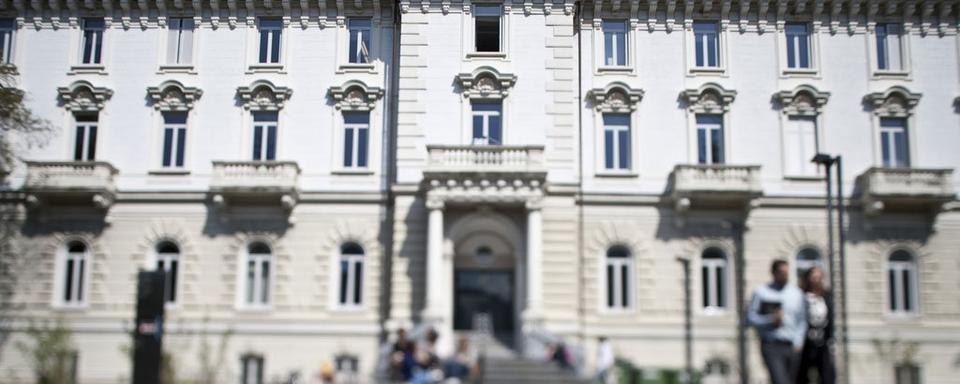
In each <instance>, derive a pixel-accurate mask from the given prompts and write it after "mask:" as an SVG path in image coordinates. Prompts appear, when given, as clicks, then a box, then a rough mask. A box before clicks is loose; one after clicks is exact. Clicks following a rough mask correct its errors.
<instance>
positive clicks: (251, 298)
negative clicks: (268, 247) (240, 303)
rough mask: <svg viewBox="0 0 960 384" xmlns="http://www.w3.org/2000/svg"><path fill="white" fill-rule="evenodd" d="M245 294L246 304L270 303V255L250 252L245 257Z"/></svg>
mask: <svg viewBox="0 0 960 384" xmlns="http://www.w3.org/2000/svg"><path fill="white" fill-rule="evenodd" d="M246 280H247V282H246V283H247V284H246V285H247V286H246V288H247V292H246V293H247V295H246V302H247V304H248V305H267V304H269V303H270V255H269V254H250V255H249V257H248V258H247V276H246Z"/></svg>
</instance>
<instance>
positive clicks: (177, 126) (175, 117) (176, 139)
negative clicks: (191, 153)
mask: <svg viewBox="0 0 960 384" xmlns="http://www.w3.org/2000/svg"><path fill="white" fill-rule="evenodd" d="M186 144H187V112H164V113H163V162H162V165H163V167H164V168H170V167H176V168H183V157H184V151H185V146H186Z"/></svg>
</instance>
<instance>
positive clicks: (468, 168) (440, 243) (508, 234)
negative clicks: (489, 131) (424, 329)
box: [422, 146, 546, 353]
mask: <svg viewBox="0 0 960 384" xmlns="http://www.w3.org/2000/svg"><path fill="white" fill-rule="evenodd" d="M430 150H431V155H432V156H431V162H432V164H431V165H432V167H428V171H425V172H424V179H425V181H426V207H427V210H428V212H429V213H428V219H427V220H428V223H427V229H428V232H427V260H426V296H427V297H426V306H425V308H424V312H423V316H422V318H423V319H424V320H425V321H427V322H429V323H431V324H432V325H433V327H435V328H436V329H437V331H438V332H439V334H440V342H439V345H438V348H439V350H440V352H441V353H443V352H448V351H450V350H451V348H452V346H453V342H452V341H453V340H452V335H453V328H454V319H455V316H454V310H455V303H456V302H457V300H456V297H455V291H456V285H455V283H456V282H458V281H456V280H455V277H457V272H455V268H457V269H456V271H460V272H462V273H461V274H460V275H459V277H460V278H462V279H470V280H476V281H475V283H476V284H480V285H484V284H487V283H490V282H495V281H498V280H503V279H504V278H505V277H504V275H503V274H502V273H506V272H508V271H510V270H511V269H512V271H510V274H511V275H512V276H511V277H512V281H513V282H514V285H513V287H512V289H511V291H512V292H511V293H513V296H514V297H513V298H512V300H511V301H512V305H513V315H515V314H517V313H520V314H522V315H521V316H520V318H518V319H514V320H515V321H516V323H515V325H522V328H523V329H527V328H529V327H530V326H535V325H537V324H539V323H540V322H541V320H542V316H543V293H542V292H543V287H542V281H543V279H542V264H543V235H542V234H543V218H542V212H541V208H542V207H541V205H542V201H543V196H544V193H543V183H544V181H545V178H546V172H545V171H542V170H541V167H542V166H541V164H542V151H543V149H542V147H507V146H480V147H476V146H466V147H442V148H441V149H440V150H442V151H443V154H442V157H441V158H439V159H438V158H435V157H434V156H433V154H434V153H435V150H436V147H434V148H430ZM435 159H437V160H438V162H437V163H434V160H435ZM452 208H455V209H456V210H457V212H467V213H466V214H464V215H461V217H459V218H458V219H457V220H456V221H455V222H452V223H448V225H447V226H445V225H444V220H445V212H447V211H448V210H450V209H452ZM494 209H496V210H505V211H511V210H512V211H514V212H516V211H520V210H522V212H523V216H524V218H525V220H524V221H525V224H519V225H518V224H517V223H516V222H514V221H513V220H511V219H510V218H508V217H507V216H505V215H503V214H500V213H497V212H494ZM470 211H477V212H473V213H470ZM524 226H525V227H524ZM484 238H487V239H486V240H485V241H486V243H484ZM481 247H488V248H489V250H490V251H491V252H492V253H493V254H492V255H491V256H492V257H496V258H498V260H491V261H492V262H497V263H499V264H498V265H499V266H500V267H501V268H488V267H485V266H483V265H476V263H474V261H476V260H471V259H472V258H473V259H475V256H477V255H475V253H476V252H477V251H480V252H484V250H482V249H480V248H481ZM494 248H498V249H499V250H500V254H499V255H498V254H497V252H494V250H495V249H494ZM505 250H509V253H512V255H506V254H503V253H504V252H505ZM511 256H512V257H511ZM480 257H481V258H482V257H483V256H480ZM508 260H510V261H512V262H513V264H514V265H513V268H503V267H507V266H508V265H505V264H503V263H509V262H508ZM461 266H462V267H464V268H463V269H462V271H461V270H460V269H459V268H460V267H461ZM471 271H472V272H471ZM495 271H499V272H500V274H497V273H493V272H495ZM483 280H486V283H484V282H482V281H483ZM459 282H460V283H461V287H463V284H467V285H469V284H470V282H464V281H459ZM483 292H485V294H486V296H484V297H486V299H483V300H487V299H491V298H494V297H495V296H496V292H493V291H490V290H484V291H483ZM470 308H471V307H470V306H461V308H460V309H461V310H470ZM494 311H495V312H496V311H499V310H494ZM471 315H472V314H462V313H461V314H458V315H457V316H456V317H457V318H459V319H460V321H461V322H463V321H467V320H465V319H469V318H472V316H471ZM491 315H492V316H494V317H496V316H500V322H502V321H503V316H505V315H503V314H502V313H499V312H498V313H493V314H491ZM461 325H464V324H461ZM501 325H502V324H501ZM494 327H495V328H497V327H498V326H497V324H494ZM501 329H502V328H501ZM515 329H516V328H515ZM517 336H519V335H517Z"/></svg>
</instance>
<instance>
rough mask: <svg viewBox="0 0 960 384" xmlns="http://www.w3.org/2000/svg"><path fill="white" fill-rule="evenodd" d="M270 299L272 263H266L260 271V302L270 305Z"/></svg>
mask: <svg viewBox="0 0 960 384" xmlns="http://www.w3.org/2000/svg"><path fill="white" fill-rule="evenodd" d="M269 297H270V262H269V261H264V262H263V265H262V269H261V270H260V302H261V303H264V304H266V303H268V302H270V300H269Z"/></svg>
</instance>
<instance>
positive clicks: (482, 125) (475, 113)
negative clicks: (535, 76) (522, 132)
mask: <svg viewBox="0 0 960 384" xmlns="http://www.w3.org/2000/svg"><path fill="white" fill-rule="evenodd" d="M516 81H517V77H516V76H514V75H512V74H504V73H500V72H499V71H497V70H496V69H494V68H491V67H480V68H477V69H476V70H475V71H473V72H469V73H461V74H459V75H457V77H456V83H457V85H458V86H459V87H460V92H461V94H462V95H463V97H464V98H466V99H467V100H466V101H467V102H466V103H464V107H465V111H464V115H465V116H468V121H467V122H466V123H465V124H464V126H465V127H466V129H467V130H468V132H467V135H468V136H469V137H470V138H471V142H470V144H471V145H502V144H504V141H505V139H504V137H505V136H506V135H505V134H506V124H505V123H506V112H507V111H506V105H505V103H504V100H505V99H506V97H507V96H508V95H509V94H510V90H511V89H512V88H513V85H514V84H515V83H516Z"/></svg>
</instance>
